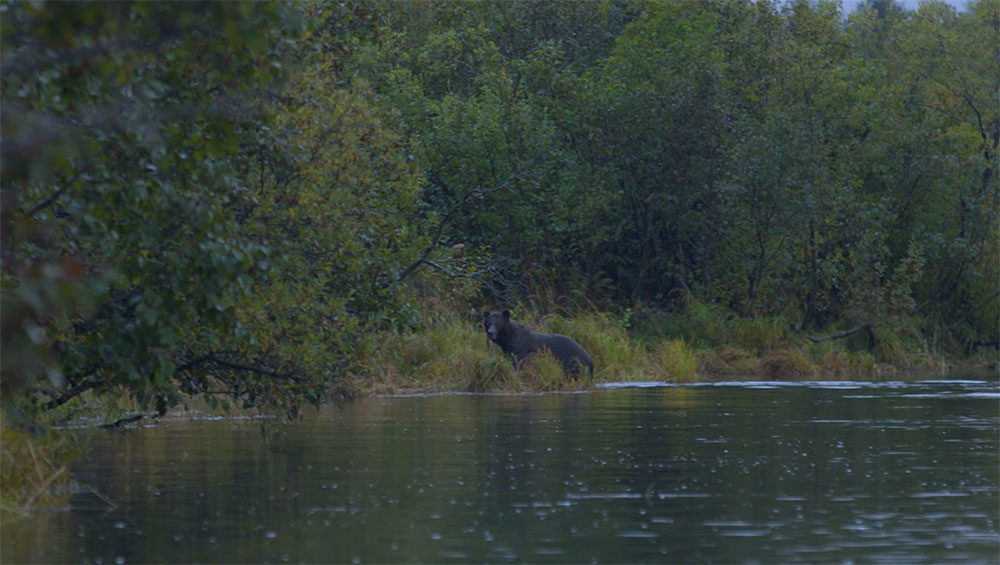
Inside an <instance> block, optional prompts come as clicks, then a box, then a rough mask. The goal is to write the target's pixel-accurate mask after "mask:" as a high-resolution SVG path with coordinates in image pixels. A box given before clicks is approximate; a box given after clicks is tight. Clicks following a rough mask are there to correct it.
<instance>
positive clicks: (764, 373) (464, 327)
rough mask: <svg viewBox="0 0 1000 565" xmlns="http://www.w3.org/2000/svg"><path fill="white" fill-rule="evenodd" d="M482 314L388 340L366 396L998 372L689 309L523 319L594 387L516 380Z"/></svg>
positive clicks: (539, 374) (982, 363) (910, 338)
mask: <svg viewBox="0 0 1000 565" xmlns="http://www.w3.org/2000/svg"><path fill="white" fill-rule="evenodd" d="M479 316H480V314H479V313H477V312H474V311H470V312H467V313H464V314H459V313H457V312H454V311H452V312H445V313H440V314H437V315H436V316H434V317H432V318H431V320H430V321H429V322H428V323H427V324H426V325H425V326H424V327H423V328H421V329H420V330H417V331H411V332H406V333H403V334H401V335H395V336H387V337H386V338H385V339H384V340H383V345H382V347H381V348H380V349H379V350H378V352H377V353H376V355H375V356H374V357H373V359H372V361H371V365H370V367H369V369H370V373H371V375H370V378H369V379H368V380H367V381H365V382H362V383H359V384H360V387H359V388H360V392H361V393H362V394H398V393H429V392H447V391H469V392H487V391H490V392H527V391H549V390H574V389H584V388H587V387H589V386H591V385H592V382H593V383H602V382H618V381H639V382H641V381H665V382H677V383H684V382H701V381H706V382H710V381H717V380H761V379H763V380H822V379H832V380H843V379H857V378H866V379H868V378H871V379H882V378H886V377H892V376H897V375H909V374H922V375H941V376H944V375H947V374H949V373H954V372H969V371H973V372H989V371H993V372H995V371H996V367H997V355H996V350H994V349H986V348H980V349H979V350H977V351H976V352H975V354H974V355H971V356H966V357H957V356H949V355H947V354H945V353H943V352H940V351H935V350H934V348H933V347H932V346H931V345H930V344H928V343H927V340H926V339H924V338H922V337H921V336H920V335H919V331H918V330H917V329H915V328H908V327H906V324H905V323H903V322H897V324H896V325H895V326H893V327H874V328H872V329H871V330H870V331H867V332H856V335H850V336H845V337H844V338H834V339H828V338H827V337H826V336H827V335H832V334H833V333H835V332H831V334H824V335H821V336H816V335H813V334H809V333H806V332H794V331H791V330H790V325H789V323H788V322H787V320H784V319H781V318H759V319H740V318H727V317H726V316H725V315H724V314H722V313H721V310H720V309H717V308H714V307H712V306H710V305H703V304H697V303H696V304H693V305H690V306H689V307H688V308H687V309H686V310H685V312H684V313H682V314H674V315H671V314H667V313H663V312H652V313H649V312H645V313H641V314H634V313H632V312H631V311H629V312H628V313H627V314H626V315H624V316H617V317H616V316H614V315H612V314H609V313H607V312H599V311H586V312H582V313H578V314H576V315H573V316H564V315H560V314H544V315H543V314H537V313H530V312H526V313H524V314H522V315H521V316H516V317H518V319H519V321H520V322H521V323H522V324H524V325H526V326H528V327H530V328H531V329H534V330H536V331H541V332H549V333H560V334H564V335H568V336H570V337H572V338H573V339H575V340H576V341H578V342H579V343H580V344H581V345H582V346H583V347H584V348H585V349H586V350H587V351H588V352H589V353H590V354H591V356H592V357H593V358H594V363H595V371H594V375H593V378H592V380H588V379H578V378H572V377H567V376H565V375H563V373H562V371H561V370H560V369H559V366H558V363H556V362H555V360H554V359H552V358H551V356H547V355H546V356H540V357H538V358H537V359H535V360H534V361H532V362H529V363H527V364H526V366H525V367H524V368H523V370H521V371H517V372H515V371H514V369H513V366H512V363H511V362H510V360H509V359H508V358H507V357H506V356H505V355H504V354H503V352H502V351H501V350H500V348H499V347H498V346H496V345H494V344H492V343H490V342H489V341H488V340H487V338H486V336H485V334H484V333H483V330H482V328H480V327H479V325H480V324H479Z"/></svg>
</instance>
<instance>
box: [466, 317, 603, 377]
mask: <svg viewBox="0 0 1000 565" xmlns="http://www.w3.org/2000/svg"><path fill="white" fill-rule="evenodd" d="M483 326H484V328H485V329H486V337H488V338H489V339H490V340H491V341H492V342H493V343H496V344H497V345H499V346H500V349H503V352H504V353H506V354H508V355H513V356H514V368H515V369H516V368H519V367H520V366H521V361H523V360H524V359H525V358H526V357H528V356H529V355H531V354H532V353H534V352H536V351H538V350H539V349H540V348H542V347H544V348H546V349H548V350H549V351H551V352H552V356H553V357H555V358H556V359H558V360H559V362H560V363H562V366H563V370H564V371H566V373H567V374H571V373H574V372H581V373H582V372H584V371H583V370H584V369H586V371H589V374H590V376H593V375H594V360H593V359H591V358H590V355H588V354H587V351H586V350H585V349H584V348H583V347H581V346H580V344H579V343H577V342H575V341H573V340H572V339H571V338H569V337H566V336H564V335H559V334H543V333H539V332H535V331H531V330H529V329H528V328H526V327H524V326H522V325H521V324H517V323H514V322H513V321H511V319H510V312H508V311H507V310H504V311H503V313H502V314H498V313H496V312H489V313H487V312H483Z"/></svg>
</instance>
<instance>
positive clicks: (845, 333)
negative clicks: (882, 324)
mask: <svg viewBox="0 0 1000 565" xmlns="http://www.w3.org/2000/svg"><path fill="white" fill-rule="evenodd" d="M861 330H868V332H869V334H870V333H871V331H872V324H871V323H870V322H868V323H864V324H861V325H860V326H856V327H853V328H851V329H849V330H847V331H843V332H837V333H835V334H830V335H828V336H823V337H816V336H814V335H810V336H806V337H808V338H809V341H811V342H813V343H819V342H821V341H827V340H831V339H840V338H842V337H847V336H849V335H852V334H856V333H858V332H860V331H861Z"/></svg>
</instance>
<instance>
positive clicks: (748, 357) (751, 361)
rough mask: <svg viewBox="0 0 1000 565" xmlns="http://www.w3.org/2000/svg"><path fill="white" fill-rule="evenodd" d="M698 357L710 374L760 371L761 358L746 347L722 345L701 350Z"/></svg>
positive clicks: (741, 373) (749, 373)
mask: <svg viewBox="0 0 1000 565" xmlns="http://www.w3.org/2000/svg"><path fill="white" fill-rule="evenodd" d="M698 358H699V360H700V361H701V364H702V366H703V367H704V370H705V372H706V373H707V374H709V375H755V374H757V373H759V372H760V358H759V357H758V356H757V355H756V354H754V353H753V352H751V351H747V350H746V349H740V348H736V347H731V346H728V345H722V346H719V347H715V348H713V349H711V350H707V351H699V352H698Z"/></svg>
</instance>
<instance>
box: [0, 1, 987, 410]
mask: <svg viewBox="0 0 1000 565" xmlns="http://www.w3.org/2000/svg"><path fill="white" fill-rule="evenodd" d="M0 10H2V22H0V24H2V31H3V33H2V42H3V45H2V48H3V61H2V130H3V140H2V141H3V143H2V152H3V154H2V158H3V162H2V185H3V196H2V206H3V224H2V230H3V231H2V244H3V246H2V253H3V279H2V283H3V289H2V290H3V305H2V316H3V319H2V338H3V379H2V385H3V396H4V402H5V403H7V404H8V406H10V402H11V401H16V404H18V405H20V406H23V407H24V408H29V410H28V411H27V413H33V412H35V411H37V410H40V409H42V410H44V409H48V408H54V407H57V406H60V405H62V404H63V403H65V402H67V401H69V400H71V399H73V398H76V397H78V396H79V395H80V394H81V393H83V392H85V391H89V390H93V391H110V392H113V393H116V391H122V390H129V391H131V394H132V395H134V396H135V397H136V399H137V400H138V401H140V402H141V403H143V404H145V405H148V406H152V407H155V408H157V409H158V410H159V411H161V412H162V411H164V410H166V409H168V408H169V407H170V406H172V405H175V404H177V403H178V402H181V401H182V400H183V398H184V397H185V395H191V394H200V395H203V396H204V397H205V398H207V399H209V400H210V402H214V400H213V399H216V398H218V399H229V400H232V399H237V400H238V401H239V402H240V403H241V404H244V405H248V406H262V405H270V406H282V407H288V406H291V407H294V406H295V405H297V403H298V402H299V401H301V400H308V401H318V400H320V399H322V398H323V397H325V396H327V395H329V394H330V393H331V392H332V391H343V390H350V389H351V388H352V386H353V384H352V383H355V381H356V380H357V379H363V378H364V377H365V375H366V370H367V367H368V365H367V363H366V359H367V357H368V356H369V355H370V354H371V353H372V352H373V351H376V350H377V348H378V347H379V344H380V342H381V341H383V340H384V339H385V335H386V332H391V331H393V330H396V329H400V328H406V327H411V328H412V327H418V326H420V324H421V323H422V320H421V314H422V312H423V311H424V310H425V305H426V304H427V302H428V301H435V300H440V299H444V298H449V297H455V296H460V297H465V298H467V299H469V300H470V301H471V303H472V304H474V305H480V304H485V303H487V302H497V301H508V302H518V301H522V300H525V299H528V298H529V297H531V296H538V295H544V296H548V297H550V298H552V300H551V301H550V303H549V304H550V306H551V305H552V304H558V303H560V300H562V298H561V297H575V298H572V300H573V301H576V303H587V304H591V305H596V306H597V307H598V308H601V309H604V310H610V311H624V310H626V309H635V310H636V311H640V310H641V311H644V312H672V311H679V310H682V309H683V308H685V307H686V305H690V304H691V303H692V302H695V303H698V304H706V305H713V308H717V309H719V310H720V311H722V312H725V314H726V315H727V316H734V317H739V318H761V317H764V318H769V319H777V320H781V322H782V323H784V324H785V325H787V326H788V327H789V328H790V331H791V332H792V333H793V334H798V335H807V334H816V335H834V334H836V333H838V332H839V333H848V332H850V331H851V330H852V329H856V328H866V329H868V330H869V332H870V333H871V334H872V336H873V337H874V336H883V338H884V336H887V335H890V334H891V335H896V336H899V335H902V336H904V337H905V338H906V339H905V340H902V341H900V343H919V347H920V348H922V349H924V350H933V351H935V352H943V353H945V354H948V355H956V356H961V355H969V354H971V353H973V352H974V351H975V350H976V348H978V347H983V346H989V345H991V344H992V345H996V344H997V341H998V319H1000V309H998V304H1000V300H998V294H1000V282H998V281H1000V272H998V254H1000V250H998V240H1000V232H998V217H997V216H998V210H1000V179H998V175H997V148H998V147H997V146H998V143H1000V117H998V112H1000V108H998V99H997V92H998V91H1000V7H998V5H997V3H996V2H994V1H992V0H978V1H974V2H972V3H970V5H969V6H968V8H967V9H966V10H963V11H960V12H957V11H956V10H954V9H953V8H951V7H949V6H948V5H946V4H943V3H937V2H929V3H925V4H923V5H922V6H921V7H920V9H919V10H918V11H906V10H903V9H902V8H900V7H899V6H898V5H897V4H895V3H893V2H891V1H873V2H870V3H868V4H866V5H863V6H862V7H861V8H860V9H859V10H858V11H856V12H854V13H852V14H846V15H845V14H843V13H842V12H841V10H840V7H839V4H837V3H833V2H823V1H820V2H806V1H801V2H788V3H781V4H773V3H770V2H766V1H756V2H751V1H740V0H732V1H717V2H704V1H671V2H632V1H603V2H539V1H530V2H528V1H526V2H518V1H507V0H504V1H484V2H422V1H405V2H357V3H339V2H325V3H303V4H291V3H280V4H267V3H207V4H204V5H203V4H194V3H136V4H131V3H119V2H115V3H69V4H60V5H59V6H53V5H48V4H45V5H38V4H33V3H24V2H16V3H3V4H0ZM907 340H909V341H907ZM25 400H27V402H22V401H25ZM18 411H19V412H20V410H18Z"/></svg>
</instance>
